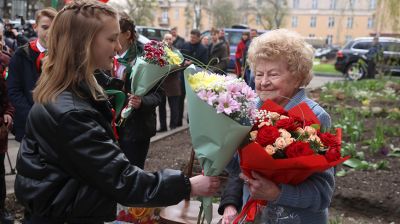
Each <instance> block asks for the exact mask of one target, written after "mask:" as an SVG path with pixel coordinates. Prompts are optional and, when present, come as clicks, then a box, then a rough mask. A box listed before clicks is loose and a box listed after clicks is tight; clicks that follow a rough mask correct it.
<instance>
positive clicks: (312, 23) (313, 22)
mask: <svg viewBox="0 0 400 224" xmlns="http://www.w3.org/2000/svg"><path fill="white" fill-rule="evenodd" d="M316 26H317V17H316V16H311V19H310V27H316Z"/></svg>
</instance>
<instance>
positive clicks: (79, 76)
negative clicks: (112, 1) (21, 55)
mask: <svg viewBox="0 0 400 224" xmlns="http://www.w3.org/2000/svg"><path fill="white" fill-rule="evenodd" d="M104 16H111V17H114V18H116V19H118V14H117V12H116V11H115V10H114V9H113V8H111V7H110V6H108V5H106V4H104V3H101V2H98V1H94V0H76V1H74V2H72V3H71V4H69V5H66V6H65V7H64V8H63V9H62V10H61V11H60V12H59V13H58V14H57V16H56V17H55V18H54V20H53V23H52V25H51V27H50V30H49V36H48V41H47V46H48V54H47V57H46V58H45V60H44V64H43V71H42V74H41V76H40V78H39V80H38V82H37V86H36V88H35V89H34V90H33V99H34V101H35V102H38V103H49V102H52V101H54V100H55V99H56V97H57V96H58V95H60V94H61V93H62V92H63V91H65V90H70V91H72V92H74V93H75V94H77V95H79V96H82V94H80V91H79V86H80V84H81V83H86V84H87V86H88V88H89V90H90V94H91V96H92V97H93V98H94V99H96V100H99V99H104V98H105V96H104V93H103V90H102V88H101V87H100V86H99V85H98V84H97V81H96V80H95V78H94V76H93V71H94V69H95V68H94V65H93V64H94V62H93V61H92V60H93V53H92V43H93V42H94V41H93V40H94V38H95V36H96V34H97V33H98V32H99V31H100V30H101V28H102V26H103V25H104V24H103V21H104V18H103V17H104Z"/></svg>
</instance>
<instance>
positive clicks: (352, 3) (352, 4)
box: [349, 0, 355, 9]
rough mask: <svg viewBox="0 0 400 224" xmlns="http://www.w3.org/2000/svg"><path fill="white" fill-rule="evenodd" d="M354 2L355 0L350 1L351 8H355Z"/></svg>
mask: <svg viewBox="0 0 400 224" xmlns="http://www.w3.org/2000/svg"><path fill="white" fill-rule="evenodd" d="M354 3H355V0H350V2H349V8H350V9H354Z"/></svg>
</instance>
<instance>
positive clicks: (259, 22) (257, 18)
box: [256, 15, 261, 25]
mask: <svg viewBox="0 0 400 224" xmlns="http://www.w3.org/2000/svg"><path fill="white" fill-rule="evenodd" d="M256 24H257V25H260V24H261V16H260V15H256Z"/></svg>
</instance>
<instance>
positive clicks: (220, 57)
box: [208, 29, 229, 74]
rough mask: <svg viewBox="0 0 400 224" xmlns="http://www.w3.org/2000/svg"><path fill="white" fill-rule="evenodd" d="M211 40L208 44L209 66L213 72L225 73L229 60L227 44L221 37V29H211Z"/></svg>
mask: <svg viewBox="0 0 400 224" xmlns="http://www.w3.org/2000/svg"><path fill="white" fill-rule="evenodd" d="M211 40H212V42H211V43H210V45H209V46H208V58H209V60H210V61H209V62H208V64H209V66H210V67H209V68H211V70H212V71H213V72H216V73H219V74H225V71H226V69H227V67H228V61H229V55H228V51H227V48H226V44H225V43H224V42H223V41H221V39H219V31H218V30H216V29H211Z"/></svg>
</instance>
